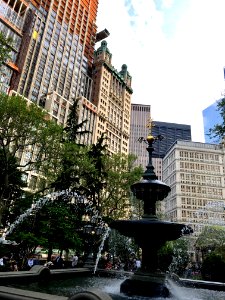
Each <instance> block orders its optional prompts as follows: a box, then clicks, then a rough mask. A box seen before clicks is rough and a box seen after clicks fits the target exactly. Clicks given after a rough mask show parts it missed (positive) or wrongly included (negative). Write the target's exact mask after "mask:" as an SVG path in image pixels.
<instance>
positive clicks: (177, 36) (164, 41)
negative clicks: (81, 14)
mask: <svg viewBox="0 0 225 300" xmlns="http://www.w3.org/2000/svg"><path fill="white" fill-rule="evenodd" d="M224 12H225V1H224V0H99V9H98V17H97V26H98V30H99V31H101V30H102V29H104V28H107V29H108V31H109V32H110V36H109V37H108V38H107V42H108V48H109V50H110V51H111V53H112V56H113V57H112V64H113V66H114V67H115V68H116V69H117V70H120V68H121V66H122V64H127V66H128V71H129V72H130V74H131V76H132V87H133V90H134V93H133V96H132V103H140V104H149V105H151V110H152V118H153V119H154V120H156V121H165V122H173V123H180V124H189V125H191V128H192V139H193V141H198V142H204V128H203V117H202V111H203V110H204V109H205V108H206V107H208V106H209V105H211V104H212V103H213V102H215V100H217V99H219V98H220V97H221V93H222V91H223V90H224V78H223V67H224V66H225V38H224V37H225V18H224ZM98 46H100V43H98V44H97V45H96V47H98Z"/></svg>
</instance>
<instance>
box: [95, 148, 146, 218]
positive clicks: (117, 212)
mask: <svg viewBox="0 0 225 300" xmlns="http://www.w3.org/2000/svg"><path fill="white" fill-rule="evenodd" d="M135 159H136V158H135V156H133V155H128V156H127V155H124V154H119V153H118V154H113V155H112V156H110V157H109V156H108V157H107V158H106V162H105V164H106V168H105V169H106V172H107V174H108V176H107V177H106V179H105V188H104V189H103V190H102V194H101V208H102V212H103V213H104V215H106V216H110V217H111V218H113V219H118V218H123V217H129V216H130V215H127V214H128V213H129V214H130V212H131V205H132V203H131V199H130V198H131V190H130V186H131V184H133V183H134V182H136V181H137V180H139V179H140V177H141V175H142V173H143V169H142V168H141V167H135V166H134V161H135Z"/></svg>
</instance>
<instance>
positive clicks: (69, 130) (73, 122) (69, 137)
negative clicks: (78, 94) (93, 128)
mask: <svg viewBox="0 0 225 300" xmlns="http://www.w3.org/2000/svg"><path fill="white" fill-rule="evenodd" d="M79 101H80V100H79V99H74V100H73V105H72V107H71V109H70V114H69V117H68V119H67V122H66V127H65V128H64V131H65V132H66V137H65V141H67V142H73V143H77V139H78V136H80V135H83V134H86V133H90V131H88V130H84V129H83V128H84V125H85V123H86V122H87V120H84V121H82V122H80V123H79V113H78V112H79Z"/></svg>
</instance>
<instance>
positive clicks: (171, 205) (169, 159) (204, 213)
mask: <svg viewBox="0 0 225 300" xmlns="http://www.w3.org/2000/svg"><path fill="white" fill-rule="evenodd" d="M224 150H225V149H224V146H223V145H214V144H208V143H206V144H204V143H197V142H188V141H177V142H175V144H174V145H173V146H172V147H171V149H170V150H169V151H168V153H167V154H166V155H165V157H164V158H163V181H164V182H165V183H166V184H168V185H169V186H170V187H171V192H170V193H169V195H168V196H167V198H166V199H165V200H164V201H165V215H166V216H167V219H168V220H170V221H174V222H181V223H185V224H187V225H190V226H191V227H192V228H193V229H194V234H193V235H194V236H198V235H199V234H200V233H201V232H202V229H203V227H204V226H206V225H225V210H224V207H225V184H224V175H225V174H224V158H225V156H224V154H225V151H224Z"/></svg>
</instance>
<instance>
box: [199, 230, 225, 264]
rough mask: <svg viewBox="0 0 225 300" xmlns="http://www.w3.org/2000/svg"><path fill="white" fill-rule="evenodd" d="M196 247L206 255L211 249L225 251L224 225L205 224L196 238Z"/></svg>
mask: <svg viewBox="0 0 225 300" xmlns="http://www.w3.org/2000/svg"><path fill="white" fill-rule="evenodd" d="M195 247H196V248H198V249H199V250H200V251H201V252H202V256H203V259H204V256H206V255H207V254H208V253H209V251H216V252H217V253H219V252H224V251H225V228H224V227H223V226H205V227H204V229H203V231H202V233H201V234H200V235H199V237H198V238H197V240H196V243H195Z"/></svg>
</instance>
